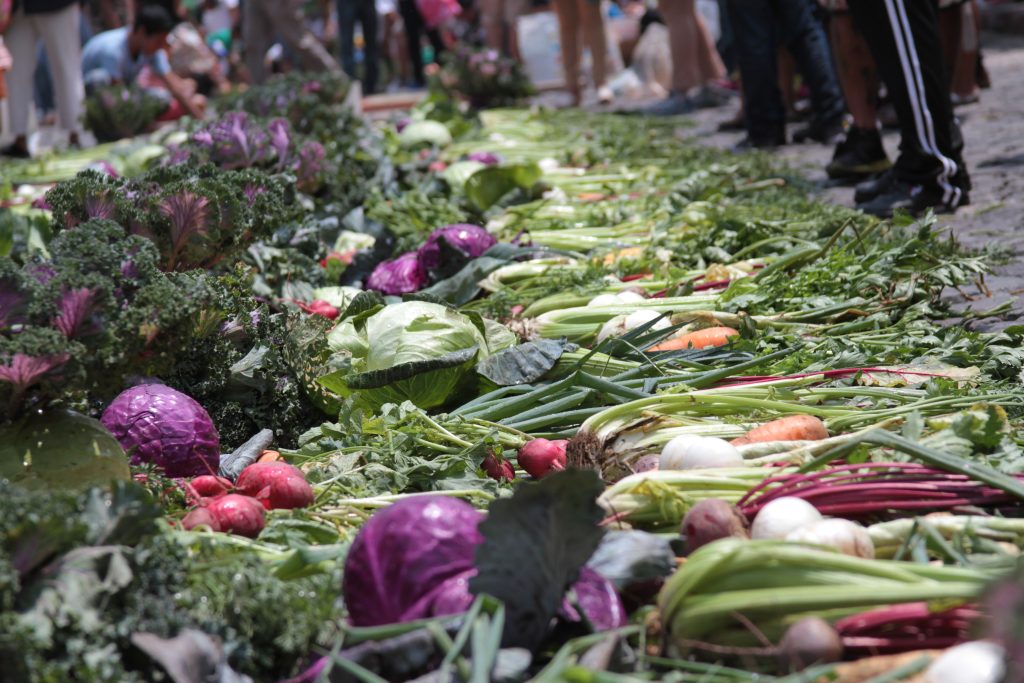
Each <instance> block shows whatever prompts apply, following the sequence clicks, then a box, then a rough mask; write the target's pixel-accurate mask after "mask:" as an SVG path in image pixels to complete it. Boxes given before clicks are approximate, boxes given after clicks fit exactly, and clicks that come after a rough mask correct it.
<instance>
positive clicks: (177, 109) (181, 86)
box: [82, 5, 206, 121]
mask: <svg viewBox="0 0 1024 683" xmlns="http://www.w3.org/2000/svg"><path fill="white" fill-rule="evenodd" d="M175 23H176V21H175V19H174V17H172V16H171V14H170V12H169V11H168V10H167V9H166V8H165V7H162V6H160V5H143V6H142V7H141V8H140V9H139V11H138V13H137V14H136V16H135V23H134V25H133V26H132V27H131V28H129V27H127V26H125V27H122V28H116V29H113V30H111V31H104V32H103V33H100V34H97V35H96V36H93V37H92V38H91V39H90V40H89V42H88V43H86V44H85V47H84V48H83V49H82V71H83V75H84V80H85V90H86V93H87V94H88V93H90V92H92V91H93V90H95V89H96V88H98V87H102V86H105V85H113V84H124V85H130V84H136V85H138V86H139V87H142V88H145V89H146V90H148V91H149V92H150V93H152V94H153V95H155V96H157V97H160V98H161V99H163V100H164V101H166V103H167V109H166V110H165V111H164V113H163V114H162V115H161V116H160V117H159V118H160V120H162V121H170V120H174V119H177V118H181V117H182V116H184V115H186V114H188V115H190V116H193V117H196V118H199V117H200V116H202V112H203V108H204V107H205V105H206V100H205V98H204V97H203V96H202V95H198V94H196V92H195V84H194V83H191V82H190V81H188V80H187V79H183V78H180V77H179V76H177V75H175V74H174V73H173V72H172V71H171V65H170V62H169V61H168V59H167V36H168V34H170V32H171V31H172V30H173V29H174V26H175Z"/></svg>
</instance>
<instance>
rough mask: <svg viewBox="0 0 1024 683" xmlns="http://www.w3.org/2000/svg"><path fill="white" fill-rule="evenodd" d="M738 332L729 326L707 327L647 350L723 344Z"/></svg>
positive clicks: (671, 349)
mask: <svg viewBox="0 0 1024 683" xmlns="http://www.w3.org/2000/svg"><path fill="white" fill-rule="evenodd" d="M739 334H740V333H739V332H737V331H736V330H734V329H732V328H731V327H708V328H705V329H703V330H697V331H696V332H688V333H686V334H681V335H679V336H677V337H672V338H671V339H666V340H665V341H663V342H661V343H660V344H656V345H655V346H652V347H651V348H649V349H648V351H679V350H685V349H706V348H709V347H718V346H725V345H726V344H728V343H729V341H730V340H731V339H732V338H733V337H738V336H739Z"/></svg>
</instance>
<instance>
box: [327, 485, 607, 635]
mask: <svg viewBox="0 0 1024 683" xmlns="http://www.w3.org/2000/svg"><path fill="white" fill-rule="evenodd" d="M483 518H484V517H483V513H481V512H478V511H477V510H475V509H474V508H473V506H471V505H470V504H469V503H466V502H464V501H462V500H459V499H457V498H449V497H446V496H416V497H414V498H407V499H405V500H402V501H399V502H397V503H395V504H394V505H391V506H390V507H387V508H384V509H383V510H380V511H378V512H377V513H375V514H374V515H373V517H371V518H370V520H369V521H368V522H367V523H366V524H365V525H364V526H363V528H362V529H361V530H360V531H359V534H358V535H357V536H356V539H355V541H354V542H353V543H352V548H351V550H350V551H349V554H348V557H347V558H346V560H345V578H344V581H343V585H342V595H343V597H344V599H345V605H346V607H347V608H348V612H349V618H350V619H351V621H352V624H353V625H355V626H380V625H382V624H392V623H398V622H404V621H413V620H415V619H425V618H428V617H437V616H444V615H448V614H460V613H462V612H465V611H466V610H467V609H469V606H470V605H472V604H473V599H474V598H473V595H472V593H470V591H469V580H470V579H471V578H472V577H473V576H474V575H475V574H476V567H475V566H474V563H473V558H474V555H475V552H476V546H477V544H479V543H483V540H484V539H483V536H482V535H481V534H480V532H479V531H477V525H478V524H479V523H480V521H481V520H483ZM572 589H573V592H574V593H575V595H576V602H577V603H578V604H579V606H580V608H581V609H582V610H583V612H584V614H586V616H587V620H588V621H589V622H590V623H591V624H592V625H593V626H594V628H595V629H597V630H599V631H605V630H608V629H612V628H617V627H619V626H622V625H624V624H625V623H626V609H625V607H623V604H622V600H621V599H620V598H619V595H618V593H617V592H616V590H615V586H614V585H612V583H611V582H610V581H608V580H607V579H606V578H604V577H603V576H601V575H600V574H599V573H597V572H596V571H594V570H593V569H590V568H589V567H584V568H583V569H581V570H580V575H579V579H578V580H577V581H576V583H575V584H573V586H572ZM559 616H561V617H562V618H563V619H566V620H567V621H580V615H579V613H578V612H577V611H576V609H575V608H574V607H573V605H572V604H571V603H570V602H569V601H568V600H566V601H564V602H563V603H562V607H561V609H560V610H559Z"/></svg>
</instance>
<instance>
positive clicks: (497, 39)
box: [477, 0, 505, 52]
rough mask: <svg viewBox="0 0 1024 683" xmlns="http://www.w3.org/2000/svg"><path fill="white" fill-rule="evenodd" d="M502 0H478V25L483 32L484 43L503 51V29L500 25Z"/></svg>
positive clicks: (493, 48)
mask: <svg viewBox="0 0 1024 683" xmlns="http://www.w3.org/2000/svg"><path fill="white" fill-rule="evenodd" d="M501 5H502V0H479V1H478V2H477V7H478V8H479V11H480V27H481V28H482V29H483V33H484V45H486V46H487V47H489V48H491V49H492V50H497V51H498V52H504V50H505V31H504V30H503V26H502V8H501Z"/></svg>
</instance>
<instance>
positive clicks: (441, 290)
mask: <svg viewBox="0 0 1024 683" xmlns="http://www.w3.org/2000/svg"><path fill="white" fill-rule="evenodd" d="M508 263H509V261H507V260H505V259H498V258H491V257H489V256H481V257H479V258H476V259H473V260H472V261H470V262H469V263H467V264H466V265H465V266H463V267H462V269H461V270H459V272H457V273H455V274H454V275H452V276H451V277H449V278H446V279H444V280H441V281H440V282H436V283H434V284H433V285H431V286H430V287H427V288H426V289H424V290H423V291H421V292H420V295H424V294H426V295H429V296H430V297H432V299H436V300H438V301H441V302H443V303H446V304H449V305H451V304H454V305H456V306H462V305H464V304H468V303H469V302H470V301H472V300H473V299H475V298H476V297H477V296H478V295H479V294H480V291H481V289H480V282H481V281H482V280H483V279H484V278H486V277H487V276H488V275H490V274H491V273H493V272H494V271H496V270H497V269H498V268H501V267H502V266H504V265H507V264H508Z"/></svg>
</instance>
